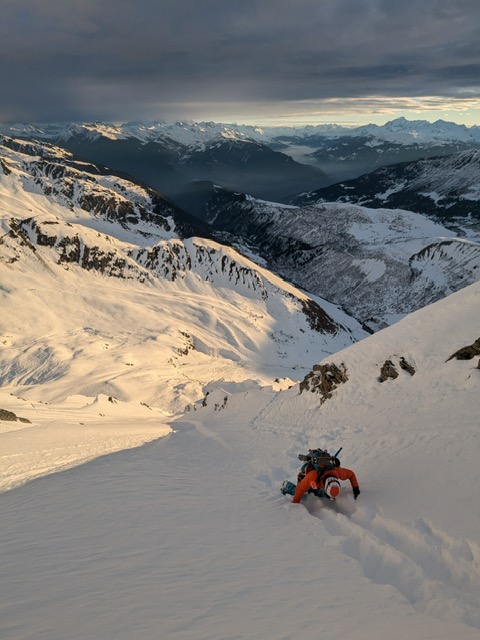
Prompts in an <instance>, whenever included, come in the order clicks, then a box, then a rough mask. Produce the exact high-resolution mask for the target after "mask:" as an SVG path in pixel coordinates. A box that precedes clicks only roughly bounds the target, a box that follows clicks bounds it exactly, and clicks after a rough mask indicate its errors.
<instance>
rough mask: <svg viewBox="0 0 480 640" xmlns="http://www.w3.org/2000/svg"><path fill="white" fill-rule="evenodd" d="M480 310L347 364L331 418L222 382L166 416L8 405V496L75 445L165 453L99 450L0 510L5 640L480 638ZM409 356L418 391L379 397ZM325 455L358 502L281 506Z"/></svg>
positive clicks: (372, 342) (401, 385)
mask: <svg viewBox="0 0 480 640" xmlns="http://www.w3.org/2000/svg"><path fill="white" fill-rule="evenodd" d="M479 302H480V284H474V285H471V286H470V287H468V288H466V289H464V290H462V291H460V292H458V293H456V294H453V295H451V296H449V297H448V298H446V299H445V300H443V301H441V302H437V303H435V304H433V305H431V306H429V307H426V308H424V309H422V310H420V311H417V312H415V313H414V314H412V315H410V316H408V317H407V318H405V319H404V320H402V321H400V322H399V323H397V324H396V325H393V326H392V327H390V328H388V329H385V330H383V331H381V332H379V333H378V334H376V335H374V336H372V337H369V338H366V339H364V340H362V341H360V342H358V343H357V344H355V345H353V346H351V347H348V348H347V349H345V350H343V351H341V352H338V353H337V354H335V355H334V356H331V357H330V358H328V359H327V361H328V362H335V363H337V364H338V365H340V364H342V363H343V364H344V366H345V367H346V370H347V373H348V381H347V382H346V383H345V384H343V385H341V386H340V387H338V388H337V389H336V390H335V391H334V392H333V396H332V398H330V399H329V400H326V401H325V402H324V403H321V397H320V396H319V395H318V394H317V393H315V392H310V391H305V392H303V393H301V394H300V393H299V387H298V385H296V386H294V387H292V388H291V389H289V390H286V391H282V392H278V391H274V390H273V389H272V388H271V387H270V388H260V387H259V386H258V385H257V386H255V385H252V384H251V383H248V382H245V383H244V384H242V383H238V384H236V385H230V387H229V388H228V389H224V388H222V386H221V384H218V386H217V388H216V389H215V390H212V391H211V393H210V394H209V395H208V396H207V398H206V400H205V401H204V402H202V403H199V404H198V405H197V407H196V409H195V410H193V408H192V411H190V412H188V413H186V414H183V415H178V416H176V417H175V418H174V419H172V418H168V417H165V418H164V419H163V418H162V416H161V415H160V414H159V413H158V412H155V411H154V410H153V409H150V410H149V409H147V408H146V407H141V408H140V409H139V410H137V411H136V412H135V411H134V410H133V409H132V406H134V405H132V404H129V405H128V407H127V408H126V410H122V405H121V403H112V402H110V401H109V400H108V399H107V398H102V397H100V398H97V400H96V401H91V402H88V401H87V399H86V398H83V401H82V399H81V398H78V397H77V398H71V399H70V405H68V403H67V404H65V403H64V404H62V405H61V406H56V405H55V404H42V403H39V402H32V401H29V400H22V399H21V397H20V396H21V393H20V391H21V389H20V388H18V387H17V388H12V387H10V388H5V389H3V390H2V392H1V395H0V400H1V402H0V404H1V406H2V407H3V408H4V409H7V410H10V411H13V412H15V413H16V414H17V415H18V416H19V417H22V418H26V419H29V420H31V423H30V424H28V423H19V422H14V423H7V422H1V423H0V424H1V425H2V428H3V431H4V432H3V433H2V435H1V436H0V442H1V444H2V457H1V464H2V468H3V483H4V486H5V489H8V486H9V485H8V475H9V471H10V470H12V469H15V473H17V475H18V470H19V469H23V477H24V480H28V476H29V469H30V467H31V459H32V456H33V457H35V456H38V458H39V459H41V460H44V461H45V471H46V472H48V471H49V469H50V468H52V465H51V464H49V462H48V461H49V460H53V461H55V462H56V464H57V465H58V466H57V468H58V467H61V466H62V465H64V464H65V465H68V464H69V457H70V456H71V455H73V454H72V453H71V452H70V451H69V444H71V443H72V442H74V441H75V437H76V436H75V433H78V432H81V433H82V434H84V442H89V446H90V447H91V449H92V450H93V449H95V437H94V432H95V430H97V431H98V430H100V431H101V430H102V429H105V430H107V431H108V429H109V428H111V426H109V425H113V427H114V428H115V430H117V431H118V430H124V432H125V434H126V435H128V436H129V437H131V438H132V440H134V439H135V437H136V434H138V432H139V431H141V430H143V431H149V430H151V435H152V438H153V437H155V438H157V439H154V440H152V441H151V442H150V443H147V444H145V445H143V446H140V447H137V448H132V449H129V450H125V451H119V452H116V453H112V454H110V455H103V454H105V453H108V442H107V443H106V441H105V439H103V440H102V446H99V447H98V450H97V451H91V453H94V454H97V455H98V456H99V457H97V458H96V459H94V460H91V461H90V462H88V463H86V464H83V465H80V466H77V467H75V468H71V469H69V470H66V471H63V472H59V473H54V474H49V475H46V476H44V477H41V478H37V479H35V480H34V481H31V482H27V483H25V484H23V485H21V486H17V487H15V488H13V489H11V490H6V491H5V492H4V493H3V494H2V495H1V499H0V513H1V523H2V524H1V526H2V536H1V541H0V547H1V549H0V550H1V553H0V575H1V590H2V593H1V598H0V637H1V638H2V639H3V640H20V639H22V640H26V639H31V640H47V639H48V640H86V639H100V638H101V639H102V640H110V639H112V640H113V639H115V640H119V639H128V640H131V639H132V640H133V638H139V639H141V640H150V639H154V638H155V639H158V638H162V639H163V638H166V639H169V640H170V639H172V640H177V639H182V640H187V639H192V640H193V639H195V640H206V639H212V640H213V639H218V640H226V639H232V640H233V639H236V638H242V639H243V638H260V637H261V638H264V639H268V640H280V639H294V638H295V639H299V638H301V639H303V638H305V639H307V638H317V637H323V636H324V635H325V633H327V634H328V637H329V638H332V639H333V638H345V637H355V638H356V639H357V640H367V639H369V640H370V639H371V638H383V637H386V636H388V637H389V638H391V639H394V640H397V639H398V640H403V639H405V638H414V639H415V640H432V639H433V638H435V639H437V640H447V639H448V640H450V639H451V638H452V637H453V638H459V639H461V640H470V639H474V638H479V637H480V600H479V594H480V547H479V543H480V535H479V531H480V499H479V491H478V487H479V480H480V471H479V469H480V466H479V465H478V454H479V437H480V436H479V431H478V416H479V409H480V400H479V393H478V390H479V385H480V369H478V366H477V362H478V358H474V359H472V360H457V359H451V360H448V358H449V357H450V356H451V355H452V354H453V353H454V352H455V351H457V350H458V349H460V348H462V347H464V346H466V345H469V344H471V343H473V342H474V341H475V340H476V339H477V338H478V337H479V336H478V311H479ZM402 357H403V358H405V359H406V361H408V362H409V363H410V364H412V365H413V366H414V368H415V374H414V375H413V376H412V375H410V374H409V373H408V372H406V371H404V370H402V369H399V368H398V367H397V368H398V370H399V372H400V375H399V376H398V378H396V379H395V380H393V379H390V380H387V381H386V382H384V383H380V382H379V381H378V375H379V368H380V366H381V364H383V362H384V361H385V359H391V360H392V362H393V363H394V364H396V363H397V364H398V362H399V359H400V358H402ZM447 360H448V361H447ZM143 384H145V381H143ZM150 384H151V385H155V381H151V382H150ZM135 391H137V393H138V394H140V389H137V390H135V389H134V388H132V389H131V394H132V395H134V394H135ZM202 405H205V406H202ZM9 424H10V425H11V426H10V427H8V425H9ZM8 429H10V430H8ZM162 431H163V433H165V434H166V433H167V432H168V435H166V437H159V436H161V435H162ZM72 433H73V434H74V435H72ZM81 446H82V444H81V443H80V444H78V447H81ZM313 446H327V447H329V448H330V449H332V450H333V449H335V450H336V449H337V448H338V447H340V446H343V447H344V451H343V454H342V460H343V464H344V466H347V467H350V468H353V469H354V470H355V471H356V473H357V476H358V479H359V482H360V487H361V491H362V492H361V495H360V496H359V498H358V501H357V502H354V501H353V499H352V495H351V493H350V489H349V486H348V485H345V486H344V489H343V493H342V495H341V496H340V498H339V499H338V500H337V503H336V504H335V505H333V506H327V505H325V504H321V503H320V502H319V501H318V500H317V499H316V498H313V497H312V496H310V497H309V498H308V499H307V500H306V501H305V503H304V504H300V505H293V504H291V503H290V502H289V500H288V499H287V498H286V497H283V496H282V495H281V494H280V492H279V487H280V484H281V481H282V480H283V479H284V478H290V479H294V478H295V475H296V471H297V468H298V461H297V454H298V453H300V452H305V450H306V449H307V448H308V447H313ZM80 459H81V456H80ZM12 473H13V471H12Z"/></svg>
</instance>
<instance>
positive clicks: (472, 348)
mask: <svg viewBox="0 0 480 640" xmlns="http://www.w3.org/2000/svg"><path fill="white" fill-rule="evenodd" d="M479 355H480V338H477V340H475V342H474V343H473V344H469V345H467V346H466V347H462V348H461V349H459V350H458V351H455V353H453V354H452V355H451V356H450V357H449V358H448V360H447V362H448V361H449V360H452V359H453V358H455V359H456V360H471V359H472V358H474V357H475V356H479Z"/></svg>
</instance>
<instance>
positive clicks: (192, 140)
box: [0, 122, 331, 201]
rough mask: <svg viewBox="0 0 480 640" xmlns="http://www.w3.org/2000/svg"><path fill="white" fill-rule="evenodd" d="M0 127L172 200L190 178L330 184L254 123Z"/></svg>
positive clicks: (251, 184) (245, 186)
mask: <svg viewBox="0 0 480 640" xmlns="http://www.w3.org/2000/svg"><path fill="white" fill-rule="evenodd" d="M1 131H3V132H4V133H6V134H7V135H9V136H15V137H22V138H25V139H29V140H40V141H48V142H51V143H54V144H57V145H61V146H62V147H64V148H66V149H68V150H69V151H71V152H72V153H74V154H75V155H77V156H79V157H82V158H85V159H87V160H89V161H90V162H94V163H100V164H103V165H107V166H109V167H111V168H113V169H115V170H117V171H118V170H120V171H124V172H126V173H128V174H129V175H131V176H133V177H134V178H135V179H137V180H141V181H143V182H145V183H147V184H149V185H150V186H152V187H154V188H155V189H158V190H160V191H162V192H163V193H164V194H165V195H166V196H168V197H169V198H170V199H172V200H174V201H175V200H176V198H177V197H178V196H179V194H181V193H182V192H183V191H184V190H185V189H186V188H187V186H188V184H189V183H191V182H192V181H195V180H211V181H213V182H214V183H216V184H219V185H221V186H223V187H225V188H229V189H235V190H239V191H243V192H245V193H251V194H253V195H255V196H257V197H259V198H266V199H273V200H282V199H285V198H287V197H289V196H291V195H292V194H294V193H297V192H298V191H302V190H311V189H316V188H318V187H320V186H324V185H325V184H329V182H331V181H328V180H327V178H326V176H325V175H324V173H323V172H322V171H321V170H320V169H318V168H316V167H313V166H311V165H310V164H301V163H299V162H296V161H295V160H294V159H292V158H291V157H290V156H289V155H286V154H284V153H281V152H280V151H277V150H273V149H272V148H271V147H270V145H269V144H268V143H267V142H266V141H265V140H264V138H265V136H264V135H263V134H260V133H258V132H257V130H256V128H255V127H241V128H240V129H236V128H234V127H233V126H232V125H223V124H215V123H200V124H195V123H192V124H187V123H182V122H178V123H175V124H167V123H146V124H144V123H127V124H125V125H121V126H116V125H110V124H107V123H94V124H65V125H60V124H50V125H34V124H32V125H21V124H18V125H9V126H5V125H4V126H2V125H0V132H1ZM250 134H251V135H250Z"/></svg>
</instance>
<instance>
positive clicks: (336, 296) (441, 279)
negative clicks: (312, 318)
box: [206, 191, 480, 330]
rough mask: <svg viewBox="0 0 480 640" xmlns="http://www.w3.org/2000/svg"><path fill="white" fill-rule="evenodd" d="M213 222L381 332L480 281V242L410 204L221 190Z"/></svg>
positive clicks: (210, 207) (210, 212)
mask: <svg viewBox="0 0 480 640" xmlns="http://www.w3.org/2000/svg"><path fill="white" fill-rule="evenodd" d="M206 216H207V220H208V221H209V222H211V223H212V224H213V226H214V227H215V228H216V229H218V230H221V231H224V232H228V233H229V234H231V235H232V237H233V238H234V239H236V240H237V241H238V242H244V243H246V244H248V245H249V246H251V247H253V248H254V249H255V250H256V251H257V252H258V253H259V254H260V255H261V256H262V257H263V258H264V259H265V260H266V261H267V264H268V265H269V267H270V268H271V269H273V270H274V271H276V272H277V273H279V274H281V275H282V276H283V277H286V278H287V279H289V280H291V281H294V282H296V283H299V284H300V285H301V286H302V287H304V288H305V289H306V290H308V291H311V292H313V293H315V294H316V295H319V296H322V297H324V298H328V299H330V300H332V301H334V302H335V303H336V304H339V305H342V306H343V307H344V308H345V309H347V310H348V313H350V314H351V315H353V316H354V317H356V318H357V319H359V320H361V321H362V322H364V323H365V324H367V325H368V326H369V327H370V328H371V329H373V330H377V329H378V328H382V327H384V326H386V325H390V324H392V323H393V322H395V321H397V320H398V319H399V318H400V317H402V316H403V315H405V314H408V313H410V312H411V311H413V310H415V309H419V308H420V307H422V306H424V305H426V304H429V303H431V302H434V301H435V300H438V299H440V298H442V297H445V296H446V295H449V294H450V293H452V292H454V291H457V290H458V289H460V288H462V287H464V286H466V285H468V284H471V283H472V282H475V281H476V280H478V277H479V273H480V271H479V270H480V246H479V244H478V242H477V241H473V239H472V240H471V241H466V240H465V239H463V238H458V237H456V235H455V233H454V232H453V231H450V230H448V229H446V228H445V227H443V226H442V225H440V224H436V223H434V222H432V221H431V220H429V219H428V218H426V217H424V216H422V215H419V214H416V213H412V212H409V211H404V210H398V209H395V210H390V209H384V208H379V209H369V208H366V207H360V206H358V205H351V204H341V203H323V204H318V205H316V206H311V207H308V206H304V207H288V206H282V205H279V204H275V203H265V202H260V201H258V200H254V199H253V198H245V197H242V196H239V195H238V194H237V195H232V194H228V193H225V192H221V191H217V193H216V195H214V196H213V197H212V198H211V199H210V201H209V203H208V204H207V206H206Z"/></svg>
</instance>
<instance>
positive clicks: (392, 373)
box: [378, 360, 398, 382]
mask: <svg viewBox="0 0 480 640" xmlns="http://www.w3.org/2000/svg"><path fill="white" fill-rule="evenodd" d="M389 378H390V379H392V380H395V378H398V371H397V369H396V367H395V365H394V364H393V362H392V361H391V360H385V362H384V363H383V365H382V368H381V369H380V376H379V378H378V379H379V380H380V382H385V381H386V380H388V379H389Z"/></svg>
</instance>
